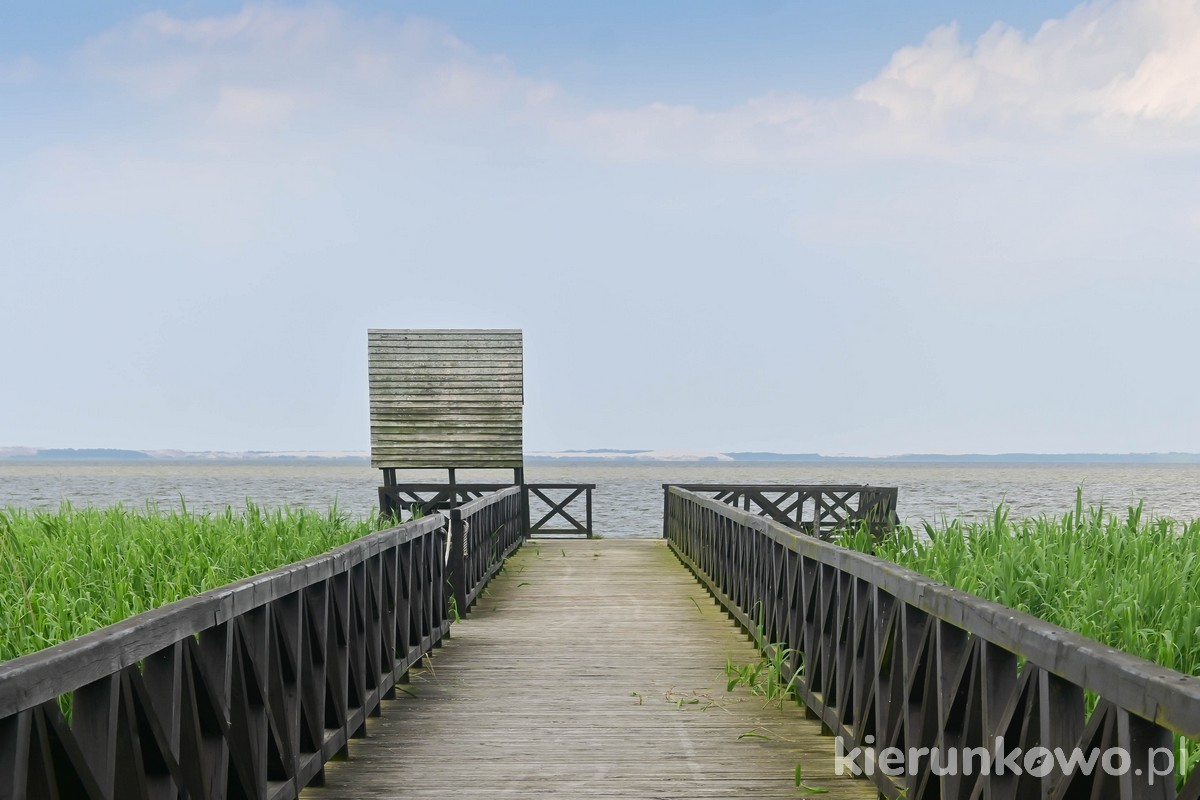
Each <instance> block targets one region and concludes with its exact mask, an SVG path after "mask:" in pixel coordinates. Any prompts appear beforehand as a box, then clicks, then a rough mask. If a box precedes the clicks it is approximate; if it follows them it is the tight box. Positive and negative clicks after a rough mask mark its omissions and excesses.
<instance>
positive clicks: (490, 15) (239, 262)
mask: <svg viewBox="0 0 1200 800" xmlns="http://www.w3.org/2000/svg"><path fill="white" fill-rule="evenodd" d="M13 5H15V4H9V6H7V7H5V8H4V9H3V10H0V243H2V249H0V362H2V364H3V372H2V375H3V377H2V378H0V446H17V445H25V446H37V447H120V448H146V449H156V448H180V449H185V450H344V449H355V450H365V449H366V448H367V446H368V434H369V424H368V403H367V380H366V330H367V329H368V328H371V327H413V328H426V327H428V328H439V327H453V328H460V327H463V328H489V327H501V328H521V329H523V330H524V332H525V362H526V363H525V371H526V390H525V397H526V405H525V420H526V421H525V444H526V449H527V450H530V451H540V450H565V449H576V448H599V447H611V448H629V449H636V448H645V449H693V450H710V451H723V452H727V451H739V450H768V451H777V452H821V453H826V454H860V455H868V454H897V453H912V452H949V453H955V452H977V453H993V452H1050V453H1057V452H1152V451H1200V414H1198V413H1197V410H1196V409H1197V404H1196V400H1195V398H1196V396H1197V395H1198V394H1200V369H1198V368H1197V362H1198V358H1197V355H1196V354H1197V352H1198V350H1200V348H1198V347H1197V345H1198V344H1200V335H1198V334H1197V321H1198V319H1200V314H1198V307H1197V306H1198V302H1197V301H1198V299H1200V261H1198V255H1197V254H1198V253H1200V0H1187V1H1185V0H1127V1H1126V2H1090V3H1084V4H1080V5H1076V4H1072V3H1060V2H1054V0H1049V1H1048V2H1037V3H1033V2H1004V3H1000V2H987V1H983V2H972V3H950V2H918V1H917V0H914V2H911V3H904V4H901V3H892V2H842V3H815V2H771V1H770V0H755V1H753V2H745V3H727V2H694V3H688V4H679V3H663V2H608V3H594V4H586V5H585V4H567V3H561V2H550V1H549V0H537V1H536V2H525V3H519V4H510V3H494V2H411V3H404V2H389V3H380V2H345V3H333V2H316V3H307V2H305V3H269V4H260V3H250V4H243V3H239V2H200V1H197V2H185V3H175V4H160V3H153V2H124V3H122V2H112V3H102V4H101V3H91V2H74V3H70V2H46V3H38V4H32V3H30V4H22V5H23V7H22V8H13V7H11V6H13Z"/></svg>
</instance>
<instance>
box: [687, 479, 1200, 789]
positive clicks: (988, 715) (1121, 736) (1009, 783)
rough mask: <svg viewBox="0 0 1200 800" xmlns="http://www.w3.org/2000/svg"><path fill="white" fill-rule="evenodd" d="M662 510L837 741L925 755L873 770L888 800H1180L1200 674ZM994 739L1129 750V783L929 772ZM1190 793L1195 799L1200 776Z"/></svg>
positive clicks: (836, 550)
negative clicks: (1170, 763)
mask: <svg viewBox="0 0 1200 800" xmlns="http://www.w3.org/2000/svg"><path fill="white" fill-rule="evenodd" d="M665 514H666V521H665V529H666V536H667V539H668V540H669V542H670V546H671V548H672V549H673V550H674V551H675V553H676V554H677V555H678V556H679V558H680V559H681V560H682V561H683V563H684V564H685V565H686V566H688V567H689V568H690V569H691V570H692V571H693V572H694V573H695V574H696V575H697V577H698V578H699V579H700V580H701V581H702V582H703V583H704V584H705V585H706V586H707V587H708V588H709V590H710V591H711V592H712V594H713V596H714V597H716V599H717V600H718V601H719V602H720V603H721V604H722V605H724V606H725V608H726V609H727V610H728V611H729V613H730V614H731V615H733V616H734V617H735V618H736V619H737V620H738V621H739V622H740V623H741V624H742V625H743V626H744V627H745V628H746V629H747V631H750V632H752V633H754V634H755V635H757V636H759V637H760V638H759V644H760V645H761V646H771V645H774V644H776V643H778V645H779V646H780V647H783V648H785V652H786V653H787V654H788V656H789V659H788V670H789V673H790V674H789V675H787V676H785V678H784V679H785V680H789V679H791V678H792V675H793V674H794V676H795V684H794V685H795V687H796V690H797V694H798V697H799V699H801V700H802V701H803V702H804V704H805V705H806V706H807V708H808V710H809V711H810V712H811V713H812V714H814V715H815V716H817V717H818V718H819V719H820V720H821V721H822V722H823V724H824V727H825V729H826V730H827V732H830V733H834V734H837V735H839V736H841V737H842V738H843V742H845V743H846V748H847V751H850V752H852V750H850V749H851V748H865V747H868V746H870V747H871V748H873V751H872V752H874V753H875V754H879V753H881V752H882V751H884V749H885V748H893V747H894V748H898V749H899V751H900V753H901V754H902V756H903V757H908V756H909V755H910V754H912V753H914V752H915V753H916V754H917V758H916V761H915V767H916V768H915V769H914V770H912V771H911V772H910V773H906V774H904V775H900V776H890V775H885V774H884V773H883V771H881V770H878V769H876V770H875V771H874V774H873V775H872V776H870V779H871V780H872V781H873V782H874V784H875V786H876V787H877V788H878V790H879V792H880V793H881V794H882V795H883V796H885V797H889V798H898V797H907V798H931V797H933V798H936V797H941V798H1015V799H1016V800H1024V798H1075V797H1079V798H1103V799H1104V800H1108V799H1109V798H1122V799H1123V800H1129V799H1130V798H1139V799H1140V798H1173V797H1176V791H1177V789H1176V783H1177V777H1178V776H1177V775H1167V776H1165V777H1164V776H1162V775H1161V769H1162V766H1163V763H1164V759H1165V755H1164V754H1165V753H1170V752H1172V748H1173V747H1174V746H1175V737H1176V736H1180V737H1184V739H1185V740H1186V741H1187V742H1189V744H1190V747H1191V751H1192V752H1193V753H1195V748H1196V746H1197V742H1196V739H1197V738H1198V737H1200V680H1198V679H1197V678H1194V677H1189V676H1187V675H1182V674H1180V673H1177V672H1174V671H1172V670H1169V669H1166V668H1163V667H1159V666H1157V665H1155V664H1152V663H1150V662H1148V661H1145V660H1143V659H1140V658H1136V657H1134V656H1131V655H1129V654H1127V653H1123V652H1120V651H1118V650H1114V649H1112V648H1109V647H1105V646H1103V645H1101V644H1099V643H1097V642H1095V641H1092V640H1090V639H1087V638H1085V637H1083V636H1080V635H1078V634H1076V633H1073V632H1071V631H1068V630H1065V629H1063V628H1059V627H1057V626H1054V625H1050V624H1049V623H1046V622H1044V621H1042V620H1040V619H1037V618H1035V617H1032V616H1030V615H1028V614H1024V613H1021V612H1019V611H1015V610H1013V609H1010V608H1006V607H1004V606H1001V605H998V604H996V603H992V602H989V601H986V600H982V599H980V598H978V597H975V596H973V595H970V594H967V593H965V592H961V591H958V590H955V589H952V588H950V587H948V586H945V585H943V584H939V583H936V582H934V581H932V580H930V579H928V578H926V577H924V576H922V575H919V574H917V573H915V572H912V571H911V570H908V569H904V568H902V567H900V566H897V565H895V564H893V563H890V562H886V561H883V560H880V559H878V558H874V557H872V556H869V555H865V554H862V553H858V552H855V551H851V550H848V549H846V548H842V547H839V546H837V545H834V544H830V543H827V542H824V541H821V540H820V539H817V538H814V537H811V536H800V535H797V534H796V533H795V532H794V531H793V530H791V529H790V528H788V527H784V526H783V525H781V524H779V523H777V522H774V521H772V520H769V519H765V518H763V517H760V516H758V515H755V514H752V513H748V512H746V511H743V510H738V509H734V508H732V507H730V506H729V505H726V504H724V503H722V502H721V501H718V500H714V499H712V498H707V497H702V496H700V495H698V494H695V493H692V492H688V491H686V490H684V489H681V488H679V487H668V488H667V489H666V501H665ZM1089 697H1090V698H1091V702H1093V703H1095V708H1094V710H1093V711H1091V713H1090V714H1088V713H1087V709H1088V706H1089ZM997 737H1002V738H1003V743H1004V750H1005V751H1006V752H1009V753H1011V752H1013V751H1014V750H1015V748H1020V749H1021V752H1023V753H1025V754H1028V753H1029V752H1030V750H1031V749H1032V748H1034V747H1045V748H1049V749H1051V750H1053V749H1054V748H1061V752H1064V753H1070V751H1071V750H1072V749H1073V748H1081V750H1082V752H1083V753H1084V754H1085V755H1086V754H1089V753H1093V752H1097V751H1098V752H1101V753H1104V752H1105V751H1107V750H1109V749H1110V748H1122V752H1124V753H1125V754H1127V756H1128V757H1129V759H1130V762H1129V763H1128V764H1127V767H1128V769H1127V770H1126V771H1125V772H1124V774H1121V775H1113V774H1110V770H1106V769H1102V768H1101V767H1100V766H1096V767H1095V768H1094V769H1092V770H1091V771H1090V774H1083V773H1084V770H1082V769H1068V770H1060V769H1057V768H1055V769H1051V770H1049V772H1048V773H1047V774H1045V775H1037V774H1031V773H1030V772H1028V771H1023V774H1021V775H1016V774H1014V772H1013V771H1012V770H1007V771H1004V770H1001V771H1002V772H1003V774H997V771H996V770H995V769H994V768H993V769H992V770H990V771H987V772H985V771H983V770H981V769H979V770H976V771H975V774H972V775H964V774H962V771H961V770H960V771H959V773H958V774H954V775H948V774H938V772H937V771H935V769H934V768H933V767H934V765H933V764H932V758H931V751H930V748H939V752H940V753H942V754H946V753H947V752H948V748H957V749H958V752H960V753H961V752H963V751H964V750H965V749H966V748H986V749H987V750H988V751H989V752H994V751H995V750H996V738H997ZM914 748H915V750H914ZM920 748H925V750H924V755H923V756H922V755H921V752H922V751H921V750H920ZM1158 748H1165V750H1160V749H1158ZM943 758H944V756H943ZM862 760H865V759H860V763H861V761H862ZM945 763H946V762H945V760H943V761H942V766H945ZM1022 763H1024V762H1022ZM1059 763H1061V762H1059ZM1118 766H1119V764H1118ZM1176 767H1178V761H1176ZM943 771H944V770H943ZM1180 796H1182V797H1184V798H1186V799H1187V800H1196V799H1197V798H1198V797H1200V767H1197V768H1195V769H1194V770H1193V772H1192V774H1191V775H1190V777H1189V778H1188V779H1187V781H1186V784H1185V785H1184V786H1183V788H1182V791H1181V792H1180Z"/></svg>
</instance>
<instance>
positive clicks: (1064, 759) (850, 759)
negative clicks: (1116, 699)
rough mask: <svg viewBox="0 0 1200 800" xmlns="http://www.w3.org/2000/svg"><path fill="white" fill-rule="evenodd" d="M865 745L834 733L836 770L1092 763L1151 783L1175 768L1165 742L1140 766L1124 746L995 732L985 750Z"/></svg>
mask: <svg viewBox="0 0 1200 800" xmlns="http://www.w3.org/2000/svg"><path fill="white" fill-rule="evenodd" d="M864 743H865V744H864V746H862V747H853V748H849V749H847V747H846V742H845V739H844V738H843V737H841V736H838V737H836V741H835V743H834V770H835V771H836V772H837V774H838V775H856V776H857V775H868V776H870V775H875V774H877V773H878V774H880V775H886V776H887V777H890V778H898V777H902V776H905V775H917V774H920V773H921V772H922V771H923V770H924V769H925V767H926V765H928V769H929V770H930V771H931V772H932V773H933V774H934V775H937V776H944V775H993V774H995V775H1031V776H1033V777H1035V778H1044V777H1046V776H1048V775H1050V774H1052V773H1054V772H1055V771H1056V770H1057V773H1058V774H1059V775H1068V774H1080V775H1091V774H1092V773H1093V772H1094V771H1095V770H1096V769H1100V770H1103V771H1104V772H1105V773H1106V774H1108V775H1113V776H1119V775H1125V774H1127V773H1129V772H1131V771H1132V772H1133V773H1134V774H1136V775H1139V776H1140V775H1143V773H1144V774H1145V776H1146V778H1147V780H1148V782H1149V783H1150V785H1151V786H1153V785H1154V783H1155V781H1156V780H1157V779H1159V778H1163V777H1166V776H1173V775H1174V774H1175V753H1174V752H1172V750H1171V748H1169V747H1154V748H1151V749H1150V750H1149V751H1147V754H1146V755H1147V759H1146V761H1145V762H1144V763H1145V765H1146V766H1145V767H1144V768H1143V767H1135V766H1134V764H1133V758H1132V756H1131V755H1130V753H1129V751H1128V750H1126V749H1125V748H1122V747H1109V748H1106V749H1103V750H1101V749H1100V748H1093V749H1091V750H1086V751H1085V750H1083V749H1081V748H1078V747H1076V748H1073V749H1070V750H1064V749H1063V748H1060V747H1055V748H1052V749H1051V748H1046V747H1031V748H1029V749H1028V750H1022V749H1021V748H1019V747H1015V748H1012V749H1009V748H1006V747H1005V746H1004V739H1003V737H997V739H996V741H995V742H994V743H993V746H992V748H991V749H990V750H989V749H988V748H986V747H964V748H957V747H947V748H944V749H943V748H938V747H911V748H908V749H907V750H904V749H901V748H899V747H884V748H882V749H879V750H877V749H875V747H873V745H874V744H875V737H874V736H869V735H868V736H867V737H866V738H865V739H864Z"/></svg>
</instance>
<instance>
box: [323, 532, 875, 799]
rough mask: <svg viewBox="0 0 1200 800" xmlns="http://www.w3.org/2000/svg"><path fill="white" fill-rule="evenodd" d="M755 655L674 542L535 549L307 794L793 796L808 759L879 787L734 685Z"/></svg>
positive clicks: (806, 729)
mask: <svg viewBox="0 0 1200 800" xmlns="http://www.w3.org/2000/svg"><path fill="white" fill-rule="evenodd" d="M756 657H757V656H756V653H755V651H754V648H753V647H752V646H751V645H750V644H749V642H748V641H747V639H746V638H745V637H744V636H743V635H742V634H741V633H740V632H738V630H737V629H736V628H735V627H734V626H733V625H732V624H731V623H730V622H729V621H728V619H727V618H726V616H725V614H724V613H723V612H722V611H721V610H720V609H719V608H718V607H716V606H715V605H714V604H713V602H712V601H711V600H710V599H709V598H708V596H707V595H706V594H705V593H704V591H703V590H702V588H701V587H700V586H699V585H698V584H697V583H696V581H695V580H694V579H693V578H692V577H691V576H690V575H689V574H688V573H687V572H686V571H685V570H683V569H682V568H681V567H680V565H679V562H678V561H676V560H675V559H674V558H673V557H672V556H671V555H670V553H669V552H668V551H667V549H666V548H665V547H664V546H663V545H662V543H661V542H655V541H628V540H625V541H622V540H603V541H587V540H574V541H564V542H557V541H556V542H541V543H538V542H536V541H535V542H530V543H528V544H526V545H525V546H524V547H522V548H521V550H520V551H518V552H517V554H516V555H514V556H513V558H512V559H511V560H510V562H509V566H508V567H506V568H505V570H504V571H503V572H501V573H500V575H498V576H497V577H496V578H495V579H494V581H493V584H492V586H491V589H490V590H489V591H488V592H487V593H486V594H485V595H484V596H483V597H482V598H481V599H480V600H479V602H478V604H477V605H476V606H475V608H474V609H473V610H472V613H471V616H470V617H468V618H467V619H466V620H464V621H462V622H460V623H456V624H455V625H454V626H453V628H452V638H451V639H450V640H449V641H448V642H447V643H446V645H445V646H444V647H443V648H442V649H441V650H439V651H437V653H436V655H435V656H434V659H433V662H432V665H433V667H432V669H425V670H423V671H421V672H419V673H415V674H414V675H413V676H412V683H410V684H409V686H408V687H406V688H408V689H409V690H411V691H412V692H413V694H414V695H415V696H408V695H405V696H403V697H400V698H398V699H397V700H395V701H389V702H387V703H385V704H384V706H385V711H384V714H383V716H382V717H381V718H379V719H378V720H375V721H374V724H373V726H372V729H371V735H370V738H368V739H366V740H356V741H354V742H352V743H351V745H350V750H349V758H348V759H347V760H346V761H344V762H337V763H333V764H330V765H329V766H328V767H327V768H326V773H325V777H326V784H325V786H324V787H322V788H318V787H314V788H311V789H308V790H306V791H305V793H304V796H305V797H308V798H312V800H324V799H325V798H330V800H334V799H335V798H384V797H387V798H395V797H404V798H413V799H414V800H433V798H438V799H439V800H441V798H448V797H467V798H480V799H482V798H488V800H493V799H494V798H500V797H503V798H528V797H596V798H599V797H605V798H625V797H629V798H634V797H636V798H652V797H663V798H681V799H682V798H718V797H719V798H731V797H747V798H780V799H781V800H782V799H783V798H795V797H797V796H801V795H799V794H798V793H797V791H796V788H795V785H794V777H793V776H794V772H795V767H796V764H797V762H800V763H802V764H803V767H804V773H805V775H806V776H807V779H808V781H809V783H810V785H815V786H820V787H823V788H827V789H829V790H830V794H828V795H826V796H827V797H830V798H834V800H836V798H864V800H865V798H870V797H874V792H873V790H872V788H871V787H870V785H869V784H867V783H866V782H865V781H856V780H851V779H849V778H846V777H839V776H836V775H834V774H833V740H832V739H831V738H829V737H826V736H822V735H821V733H820V724H819V723H817V722H814V721H811V720H806V719H804V714H803V712H802V711H801V710H800V709H799V708H797V707H796V706H794V705H791V704H789V705H787V706H785V707H784V708H783V710H780V709H778V708H776V707H774V706H770V705H765V704H764V703H763V702H762V701H761V700H760V699H759V698H757V697H752V696H750V695H748V694H747V693H744V692H742V691H738V692H734V693H732V694H729V693H726V692H725V682H726V676H725V673H724V665H725V661H726V658H730V659H731V660H733V661H734V662H735V663H748V662H750V661H752V660H755V659H756ZM680 701H682V702H680ZM693 701H697V702H693ZM710 701H711V705H709V703H710ZM747 731H754V732H756V733H760V734H763V735H766V736H769V737H771V738H769V739H758V738H753V737H746V738H740V739H739V737H740V736H741V735H742V734H743V733H746V732H747Z"/></svg>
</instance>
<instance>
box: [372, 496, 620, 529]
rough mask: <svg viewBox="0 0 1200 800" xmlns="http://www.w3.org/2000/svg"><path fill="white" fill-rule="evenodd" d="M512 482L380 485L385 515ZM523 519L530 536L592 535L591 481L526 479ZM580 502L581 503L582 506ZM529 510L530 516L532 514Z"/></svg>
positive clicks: (436, 507)
mask: <svg viewBox="0 0 1200 800" xmlns="http://www.w3.org/2000/svg"><path fill="white" fill-rule="evenodd" d="M513 485H514V484H511V483H453V484H452V483H398V484H393V485H390V486H388V485H384V486H380V487H379V508H380V511H381V512H382V513H383V514H384V515H385V516H396V515H398V514H400V513H401V512H406V511H410V510H412V509H414V508H419V509H421V510H422V511H424V512H425V513H427V514H428V513H433V512H434V511H449V510H450V509H452V508H456V507H460V506H463V505H465V504H467V503H470V502H471V501H473V500H477V499H479V498H481V497H487V496H490V495H492V494H494V493H496V492H499V491H502V490H504V489H507V488H509V487H511V486H513ZM523 487H524V490H525V495H524V501H525V509H526V512H525V519H526V524H527V526H528V529H529V532H528V535H530V536H583V537H587V538H591V537H592V535H593V533H594V531H593V528H592V492H593V491H594V490H595V488H596V484H594V483H526V484H524V485H523ZM556 495H557V496H556ZM581 506H582V507H581ZM531 514H532V516H531Z"/></svg>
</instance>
